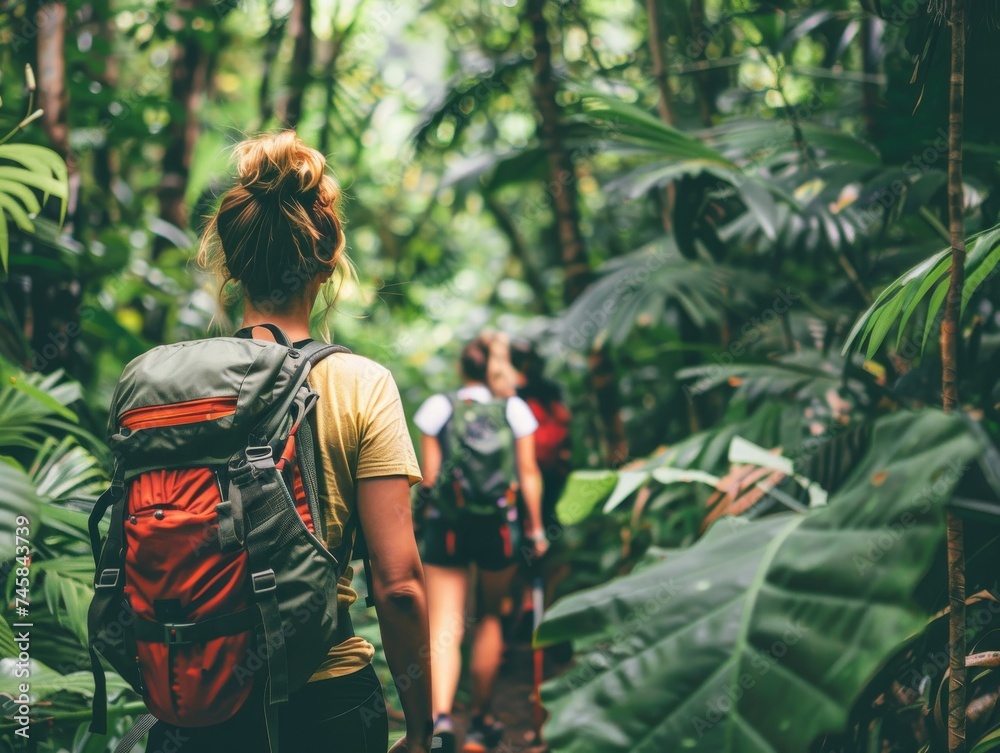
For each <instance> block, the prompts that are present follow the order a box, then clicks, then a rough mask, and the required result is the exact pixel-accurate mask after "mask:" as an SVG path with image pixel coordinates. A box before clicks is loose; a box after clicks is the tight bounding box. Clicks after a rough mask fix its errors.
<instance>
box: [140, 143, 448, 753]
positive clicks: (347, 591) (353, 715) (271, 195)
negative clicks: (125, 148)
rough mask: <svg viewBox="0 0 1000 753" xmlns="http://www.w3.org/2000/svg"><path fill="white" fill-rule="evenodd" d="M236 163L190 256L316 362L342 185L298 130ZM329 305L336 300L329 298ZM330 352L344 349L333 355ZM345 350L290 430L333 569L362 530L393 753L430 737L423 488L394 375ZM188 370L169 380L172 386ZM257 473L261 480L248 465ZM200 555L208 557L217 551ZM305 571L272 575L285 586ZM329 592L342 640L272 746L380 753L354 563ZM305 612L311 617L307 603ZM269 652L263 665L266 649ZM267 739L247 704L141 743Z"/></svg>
mask: <svg viewBox="0 0 1000 753" xmlns="http://www.w3.org/2000/svg"><path fill="white" fill-rule="evenodd" d="M236 155H237V158H238V166H237V172H238V176H237V183H236V185H235V186H234V187H233V188H232V189H230V190H229V191H227V192H226V194H225V195H224V196H223V197H222V201H221V204H220V207H219V210H218V212H217V213H216V214H215V215H214V216H213V217H212V218H211V221H210V223H209V225H208V230H207V232H206V235H205V239H204V241H203V244H202V253H201V254H200V255H199V261H201V262H202V263H203V264H204V265H205V266H206V267H208V268H210V269H214V270H215V271H217V272H219V273H220V275H221V277H222V279H223V281H224V286H223V289H224V290H227V289H231V290H233V291H234V292H236V293H237V295H238V298H239V299H240V301H241V302H242V304H243V311H244V314H243V326H244V329H243V330H241V333H244V334H245V335H248V336H251V337H252V338H253V339H255V340H275V341H277V342H278V343H280V344H281V345H283V346H285V348H278V350H280V351H283V353H285V354H287V356H288V357H289V358H291V359H292V360H293V361H299V362H302V361H307V360H309V358H310V356H309V354H310V353H316V352H318V350H323V348H318V347H317V344H316V343H314V342H311V338H310V327H309V322H310V314H311V312H312V310H313V306H314V303H315V302H316V299H317V297H318V296H319V295H320V293H321V291H326V290H327V289H328V288H327V287H326V286H325V283H326V282H327V281H328V280H329V279H330V277H331V275H332V274H333V273H334V272H335V271H339V270H341V269H342V268H343V267H344V266H345V265H349V261H348V260H347V259H346V257H345V256H344V255H343V251H344V247H345V240H344V235H343V229H342V226H341V221H340V218H339V215H338V204H339V199H340V192H339V189H338V187H337V184H336V182H335V181H334V179H333V178H332V177H331V176H330V175H328V174H327V171H326V160H325V158H324V157H323V155H322V154H320V153H319V152H318V151H316V150H315V149H311V148H309V147H308V146H306V145H305V144H304V143H303V142H302V141H301V140H299V138H298V137H297V136H296V135H295V133H294V132H292V131H285V132H282V133H278V134H274V135H266V136H261V137H258V138H256V139H250V140H248V141H245V142H243V143H241V144H239V145H237V147H236ZM327 303H332V301H331V300H330V298H329V297H327ZM279 336H280V337H279ZM187 345H188V344H186V343H185V344H182V345H178V346H168V347H177V348H182V347H184V346H187ZM268 347H269V348H270V349H271V350H270V351H268V352H274V348H275V347H276V346H275V344H274V343H273V342H271V343H269V344H268ZM261 350H262V352H263V349H261ZM325 350H326V351H333V350H338V349H336V348H330V346H327V347H326V348H325ZM339 351H340V352H331V353H330V355H329V356H328V357H326V358H324V359H323V360H318V361H317V362H316V363H315V364H314V368H313V369H312V370H311V371H310V372H309V377H308V379H309V387H311V388H312V389H313V390H314V393H315V394H314V395H313V397H315V396H316V395H318V400H317V401H316V402H315V404H314V405H313V404H310V407H313V408H314V411H313V413H312V415H311V416H310V417H309V419H310V420H309V424H310V428H311V429H312V431H307V432H305V434H304V435H301V434H300V435H296V436H297V437H298V436H301V437H302V439H303V442H305V438H306V437H313V436H314V437H315V439H309V444H310V445H311V444H312V443H313V442H315V445H313V447H314V452H308V450H309V449H312V448H311V447H309V448H307V445H306V444H305V443H304V444H303V445H302V450H301V451H302V453H308V455H309V457H314V458H315V462H314V466H313V465H309V466H308V467H309V468H313V467H314V468H315V469H316V470H318V479H317V478H315V477H310V478H304V479H303V481H304V482H306V483H312V484H315V486H316V488H317V495H318V503H319V504H318V506H317V507H316V508H315V509H316V510H317V512H318V519H313V520H312V522H313V524H314V525H315V530H316V532H317V533H316V536H317V538H319V539H320V541H317V543H316V545H317V546H318V547H320V548H322V547H323V546H324V545H325V547H326V548H327V549H328V550H329V551H330V552H333V551H336V552H338V553H341V554H342V555H343V557H342V559H341V564H342V565H346V563H347V562H348V561H350V560H351V559H352V556H351V549H352V544H353V540H351V539H350V537H351V536H352V535H354V533H355V532H357V531H358V530H359V528H360V531H361V532H363V534H364V539H365V540H366V542H367V550H368V560H367V562H366V565H367V568H366V569H367V570H368V574H369V575H370V580H369V584H370V590H371V592H372V593H371V594H370V596H372V597H373V603H374V606H375V608H376V610H377V614H378V618H379V627H380V630H381V634H382V639H383V645H384V649H385V658H386V661H387V663H388V665H389V669H390V671H391V672H392V674H393V677H394V678H396V679H397V683H396V684H397V689H398V691H399V697H400V701H401V703H402V707H403V714H404V716H405V720H406V735H405V737H404V738H402V739H401V740H400V741H399V742H397V743H396V744H395V745H394V746H393V747H392V752H393V753H427V752H428V751H429V750H430V747H431V728H432V721H431V699H430V662H429V657H428V656H427V651H426V647H427V645H428V642H429V637H428V623H427V612H426V596H425V589H424V580H423V572H422V568H421V563H420V559H419V554H418V551H417V545H416V542H415V539H414V535H413V529H412V526H411V506H410V493H409V492H410V486H411V485H412V484H415V483H416V482H418V481H419V480H420V470H419V467H418V465H417V463H416V455H415V453H414V451H413V445H412V442H411V440H410V438H409V432H408V430H407V427H406V421H405V417H404V415H403V409H402V404H401V402H400V398H399V392H398V390H397V387H396V383H395V381H394V380H393V378H392V375H391V374H390V372H389V371H388V369H386V368H385V367H383V366H380V365H379V364H377V363H375V362H373V361H370V360H368V359H366V358H363V357H361V356H357V355H354V354H352V353H350V352H346V349H339ZM254 365H256V364H252V365H251V366H250V367H249V368H248V370H247V371H246V372H243V371H241V372H239V374H237V376H238V377H239V378H240V379H242V382H240V381H239V380H237V382H236V383H237V385H238V386H239V389H240V391H241V392H243V391H244V390H243V386H242V385H244V384H246V383H247V382H250V381H252V378H253V377H252V375H253V373H254V369H253V366H254ZM185 377H186V375H185V374H181V373H177V374H175V375H173V378H174V379H175V380H176V381H177V382H178V383H181V382H183V381H184V379H185ZM188 378H189V379H190V377H188ZM248 389H249V388H248ZM203 412H204V411H203ZM259 449H268V448H267V447H263V448H259ZM266 455H267V457H266V458H265V460H267V461H268V463H270V465H268V466H265V464H264V463H263V462H262V463H261V467H262V468H265V470H263V471H261V475H264V474H266V473H270V474H273V472H274V464H273V463H272V462H271V461H272V460H273V458H272V457H271V455H270V451H269V452H268V453H266ZM305 467H307V466H305V465H303V468H305ZM252 470H253V474H252V475H253V476H254V477H256V476H257V475H258V472H257V466H254V467H253V469H252ZM249 475H250V474H246V476H249ZM306 475H307V474H306V473H305V472H303V473H302V476H303V477H305V476H306ZM269 478H270V476H269ZM248 484H250V485H249V486H247V487H246V488H247V489H251V490H252V489H253V486H252V480H251V481H250V482H248ZM271 487H272V488H273V487H275V484H273V483H272V484H271ZM254 509H256V508H254ZM250 512H253V510H252V509H251V510H250ZM169 514H170V513H169V512H168V516H169ZM161 517H162V516H161ZM220 517H221V513H220ZM262 520H263V518H262ZM250 522H251V523H255V521H254V520H253V519H251V520H250ZM301 522H302V521H295V523H296V526H295V530H294V531H292V532H290V533H287V535H288V536H289V537H291V538H290V540H294V541H301V540H303V537H304V536H305V530H306V529H305V527H304V526H301V527H300V526H299V524H300V523H301ZM262 525H263V524H262ZM250 530H251V531H252V530H253V528H251V529H250ZM295 537H297V538H295ZM345 538H347V539H348V540H347V541H346V542H345V541H344V539H345ZM205 546H206V551H208V549H207V547H210V546H214V542H212V541H209V542H207V543H206V544H205ZM274 567H276V568H277V567H278V565H277V564H275V565H274ZM273 575H274V574H273V573H272V584H271V585H270V586H268V585H267V584H266V583H264V584H263V585H262V587H261V589H260V591H261V592H262V593H264V592H266V591H268V590H270V591H274V590H275V586H274V585H273ZM299 575H300V574H298V573H292V574H291V575H289V574H288V573H278V580H279V584H280V582H287V581H288V580H289V579H292V580H294V579H295V578H296V577H298V576H299ZM255 576H256V574H255ZM282 579H283V580H282ZM334 586H335V587H334V589H333V590H334V591H336V592H337V594H338V595H337V597H336V600H335V603H336V604H337V605H338V607H339V610H337V611H339V613H340V616H339V621H340V622H341V623H343V624H344V625H345V627H346V628H348V634H347V635H345V636H344V637H343V640H341V641H340V642H336V641H335V642H334V643H333V645H329V646H328V647H327V646H321V647H320V649H321V651H325V652H326V656H325V658H324V657H322V656H321V658H320V660H319V661H318V662H317V663H316V664H315V667H314V668H311V669H309V668H307V669H309V671H311V672H312V674H311V675H309V674H306V675H305V676H306V677H308V681H307V682H305V684H304V685H302V686H301V687H299V688H298V689H293V690H292V692H290V693H289V694H288V698H287V701H285V702H284V703H281V704H279V705H280V712H279V719H280V723H276V724H275V727H274V729H277V730H278V732H279V733H280V734H279V735H278V737H279V740H280V746H279V747H280V753H302V752H304V751H310V752H311V751H317V752H319V751H338V753H340V752H342V753H385V750H386V748H387V747H388V722H387V714H386V705H385V701H384V698H383V695H382V689H381V686H380V683H379V679H378V677H377V675H376V674H375V671H374V669H373V668H372V665H371V661H372V657H373V654H374V648H373V646H372V644H370V643H369V642H368V641H366V640H364V639H363V638H362V637H361V636H356V635H353V634H351V631H349V627H350V618H349V614H348V611H347V608H348V607H349V606H350V605H351V603H353V602H354V601H355V600H356V599H357V593H356V592H355V591H354V590H353V589H352V588H351V570H350V568H347V569H346V572H344V573H343V575H342V576H341V578H340V580H339V581H337V582H336V583H335V584H334ZM257 590H258V589H257V583H256V580H255V581H254V591H255V593H256V592H257ZM279 591H280V585H279ZM314 595H316V594H314ZM302 607H305V608H304V609H302V612H303V614H305V615H306V616H308V615H309V611H310V610H309V609H308V608H307V607H308V603H307V604H304V605H302ZM182 627H183V626H182ZM279 627H280V628H281V629H282V630H283V631H285V632H286V633H287V640H285V641H282V643H281V646H280V647H281V650H282V651H283V652H287V655H288V656H289V657H293V656H294V652H295V651H296V649H297V648H299V649H301V648H303V644H304V642H303V641H302V635H301V630H300V631H299V633H297V634H296V633H293V632H288V631H289V628H291V629H292V630H294V628H295V627H296V623H295V621H294V619H293V620H291V621H289V622H288V623H282V624H281V625H280V626H279ZM279 632H281V630H279ZM292 636H294V637H292ZM174 644H177V645H178V646H179V647H180V648H183V647H184V646H183V643H182V641H181V640H180V636H173V635H172V636H171V637H170V638H169V645H171V647H172V648H173V647H174ZM276 645H278V644H276ZM267 648H271V647H270V646H268V647H267ZM282 655H283V656H284V655H285V654H282ZM265 658H266V659H267V661H271V654H268V655H267V657H265ZM289 663H291V662H289ZM204 678H205V679H204V682H209V681H210V680H211V678H210V677H209V674H208V673H207V672H206V673H205V675H204ZM272 695H273V686H272ZM269 736H270V737H274V735H273V730H268V729H266V728H265V724H264V718H263V717H262V712H261V707H260V706H259V705H257V704H254V703H250V702H247V703H245V704H244V705H243V706H242V707H241V708H239V710H238V711H237V712H236V714H235V715H234V716H232V717H230V718H229V719H228V720H227V721H225V722H222V723H219V724H212V725H209V726H199V727H190V726H174V725H171V724H165V723H163V722H157V723H156V724H155V725H154V726H153V728H152V731H151V732H150V739H149V742H148V744H147V748H146V749H147V750H149V751H168V750H181V751H184V753H201V752H202V751H204V752H206V753H207V752H209V751H210V752H211V753H216V752H217V751H222V750H239V751H241V753H261V752H262V751H267V750H268V748H269V742H270V750H271V753H278V751H277V750H276V748H275V746H274V744H273V743H274V741H273V740H271V741H269V739H268V738H269ZM130 749H131V748H130Z"/></svg>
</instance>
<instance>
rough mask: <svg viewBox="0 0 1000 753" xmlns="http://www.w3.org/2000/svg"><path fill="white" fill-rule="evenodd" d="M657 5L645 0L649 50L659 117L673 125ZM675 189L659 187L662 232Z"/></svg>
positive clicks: (668, 223)
mask: <svg viewBox="0 0 1000 753" xmlns="http://www.w3.org/2000/svg"><path fill="white" fill-rule="evenodd" d="M657 6H658V3H657V0H646V15H647V16H648V17H649V52H650V55H651V56H652V58H653V80H654V81H656V88H657V90H658V91H659V92H660V100H659V102H658V103H657V108H658V109H659V112H660V119H661V120H663V122H664V123H666V124H667V125H674V124H675V119H674V111H673V107H672V106H671V101H672V98H671V95H670V81H669V80H668V79H667V66H666V63H665V62H664V60H663V41H662V39H661V34H660V11H659V8H658V7H657ZM676 190H677V189H676V186H674V184H673V183H672V182H671V183H668V184H667V185H665V186H663V187H662V188H661V189H660V221H661V222H662V223H663V232H665V233H669V232H670V231H671V230H672V229H673V220H672V217H673V213H674V196H675V191H676Z"/></svg>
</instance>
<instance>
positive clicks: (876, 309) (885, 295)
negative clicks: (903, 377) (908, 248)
mask: <svg viewBox="0 0 1000 753" xmlns="http://www.w3.org/2000/svg"><path fill="white" fill-rule="evenodd" d="M966 254H967V255H966V257H965V284H964V286H963V288H962V309H961V310H962V313H963V314H964V313H965V310H966V308H967V307H968V303H969V301H970V300H971V299H972V297H973V296H974V295H975V294H976V292H977V291H978V290H979V289H980V287H982V286H983V285H984V284H985V283H986V282H988V281H989V280H990V279H991V278H992V277H993V275H994V274H995V272H996V269H997V264H998V263H1000V226H997V227H994V228H991V229H989V230H986V231H984V232H982V233H979V234H977V235H974V236H972V237H971V238H969V239H968V240H967V241H966ZM949 269H951V248H950V247H949V248H946V249H943V250H941V251H939V252H937V253H936V254H934V255H933V256H931V257H930V258H928V259H925V260H924V261H922V262H920V264H918V265H917V266H915V267H913V268H912V269H910V270H908V271H907V272H906V273H905V274H903V275H902V276H900V277H898V278H897V279H895V280H893V281H892V282H891V283H889V285H887V286H886V287H885V289H884V290H883V291H882V292H881V293H880V294H879V297H878V298H876V299H875V301H874V303H872V305H871V306H869V307H868V310H867V311H865V312H864V313H863V314H862V315H861V317H860V318H859V319H858V321H857V322H856V323H855V325H854V328H853V329H852V330H851V333H850V334H849V335H848V337H847V341H846V342H845V343H844V348H843V351H844V352H845V353H847V352H848V351H849V350H852V349H861V348H862V347H866V346H867V347H866V353H867V356H868V358H871V357H872V356H873V355H875V353H876V352H878V349H879V348H880V347H881V346H882V343H883V342H885V339H886V337H887V336H888V335H889V332H890V331H891V330H892V329H893V327H895V328H896V340H895V343H894V345H893V348H894V349H895V350H899V348H900V343H901V342H902V340H903V336H904V333H905V332H906V331H907V324H909V322H910V320H911V319H912V318H913V315H914V314H915V313H916V311H917V310H918V309H919V308H921V307H922V306H923V305H924V304H926V309H925V310H924V326H923V334H922V335H921V337H920V347H919V351H921V352H922V351H923V350H924V349H925V348H926V347H927V338H928V337H930V335H931V334H932V333H934V332H935V331H936V330H937V329H938V328H939V327H940V323H941V318H942V316H943V306H944V301H945V298H946V296H947V293H948V270H949ZM915 338H916V335H914V339H915Z"/></svg>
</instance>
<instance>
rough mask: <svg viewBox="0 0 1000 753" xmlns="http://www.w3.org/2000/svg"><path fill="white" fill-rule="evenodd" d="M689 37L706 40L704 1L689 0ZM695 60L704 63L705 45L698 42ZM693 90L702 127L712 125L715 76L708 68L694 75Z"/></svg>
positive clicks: (701, 69)
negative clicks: (696, 94) (696, 95)
mask: <svg viewBox="0 0 1000 753" xmlns="http://www.w3.org/2000/svg"><path fill="white" fill-rule="evenodd" d="M690 14H691V37H692V39H695V40H702V39H705V38H707V37H708V36H710V35H708V34H706V31H707V30H706V29H705V0H691V9H690ZM696 45H697V51H698V52H697V55H696V58H695V59H696V60H699V61H705V60H707V57H706V55H705V47H706V45H705V44H704V43H702V42H700V41H698V42H696ZM694 84H695V86H694V88H695V91H696V92H697V93H698V113H699V115H700V116H701V122H702V124H703V125H706V126H710V125H712V118H713V116H714V115H715V112H716V110H715V76H714V74H713V73H712V71H710V70H709V69H708V68H700V69H699V70H697V71H695V73H694Z"/></svg>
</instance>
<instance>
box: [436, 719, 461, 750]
mask: <svg viewBox="0 0 1000 753" xmlns="http://www.w3.org/2000/svg"><path fill="white" fill-rule="evenodd" d="M431 750H432V751H433V752H434V753H455V731H454V729H453V728H452V725H451V718H450V717H439V718H438V721H437V723H436V724H435V725H434V733H433V737H432V738H431Z"/></svg>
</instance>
